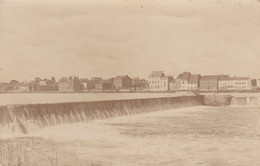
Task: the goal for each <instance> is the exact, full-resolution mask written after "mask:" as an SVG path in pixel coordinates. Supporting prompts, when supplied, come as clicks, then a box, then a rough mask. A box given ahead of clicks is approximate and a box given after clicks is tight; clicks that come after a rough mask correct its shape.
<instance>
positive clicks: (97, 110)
mask: <svg viewBox="0 0 260 166" xmlns="http://www.w3.org/2000/svg"><path fill="white" fill-rule="evenodd" d="M202 104H204V97H203V96H184V97H167V98H152V99H130V100H111V101H90V102H73V103H57V104H32V105H7V106H2V107H0V130H1V128H2V129H3V130H2V131H4V130H8V131H9V132H22V133H24V134H25V133H28V132H29V131H28V126H34V127H37V128H44V127H46V126H52V125H59V124H66V123H73V122H82V121H91V120H95V119H106V118H111V117H118V116H123V115H131V114H138V113H144V112H152V111H161V110H169V109H174V108H180V107H187V106H195V105H202Z"/></svg>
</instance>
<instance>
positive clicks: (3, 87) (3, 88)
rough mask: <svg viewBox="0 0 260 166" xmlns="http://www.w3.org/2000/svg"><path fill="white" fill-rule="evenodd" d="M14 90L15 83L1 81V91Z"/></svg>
mask: <svg viewBox="0 0 260 166" xmlns="http://www.w3.org/2000/svg"><path fill="white" fill-rule="evenodd" d="M13 90H14V85H12V84H10V83H0V92H10V91H13Z"/></svg>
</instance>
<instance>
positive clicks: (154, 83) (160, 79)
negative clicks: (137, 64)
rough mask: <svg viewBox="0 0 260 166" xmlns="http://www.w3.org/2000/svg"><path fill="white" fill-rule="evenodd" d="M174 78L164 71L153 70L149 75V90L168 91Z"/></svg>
mask: <svg viewBox="0 0 260 166" xmlns="http://www.w3.org/2000/svg"><path fill="white" fill-rule="evenodd" d="M172 79H173V78H172V77H170V76H165V74H164V73H163V71H153V72H152V73H151V74H150V75H149V77H148V84H149V91H168V90H169V82H170V81H171V80H172Z"/></svg>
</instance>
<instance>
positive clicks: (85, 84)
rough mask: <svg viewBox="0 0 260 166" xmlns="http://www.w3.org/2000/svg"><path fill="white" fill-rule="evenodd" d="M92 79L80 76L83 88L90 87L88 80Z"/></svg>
mask: <svg viewBox="0 0 260 166" xmlns="http://www.w3.org/2000/svg"><path fill="white" fill-rule="evenodd" d="M89 81H90V80H89V79H87V78H80V83H81V87H82V89H83V90H86V89H87V88H88V82H89Z"/></svg>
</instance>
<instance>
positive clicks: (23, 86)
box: [14, 82, 30, 92]
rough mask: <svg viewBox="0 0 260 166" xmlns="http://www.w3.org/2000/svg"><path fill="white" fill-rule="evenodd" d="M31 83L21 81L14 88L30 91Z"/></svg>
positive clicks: (20, 90) (19, 90)
mask: <svg viewBox="0 0 260 166" xmlns="http://www.w3.org/2000/svg"><path fill="white" fill-rule="evenodd" d="M29 87H30V85H29V84H28V83H27V82H22V83H19V84H18V85H17V87H16V89H14V91H16V92H29V91H30V88H29Z"/></svg>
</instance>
